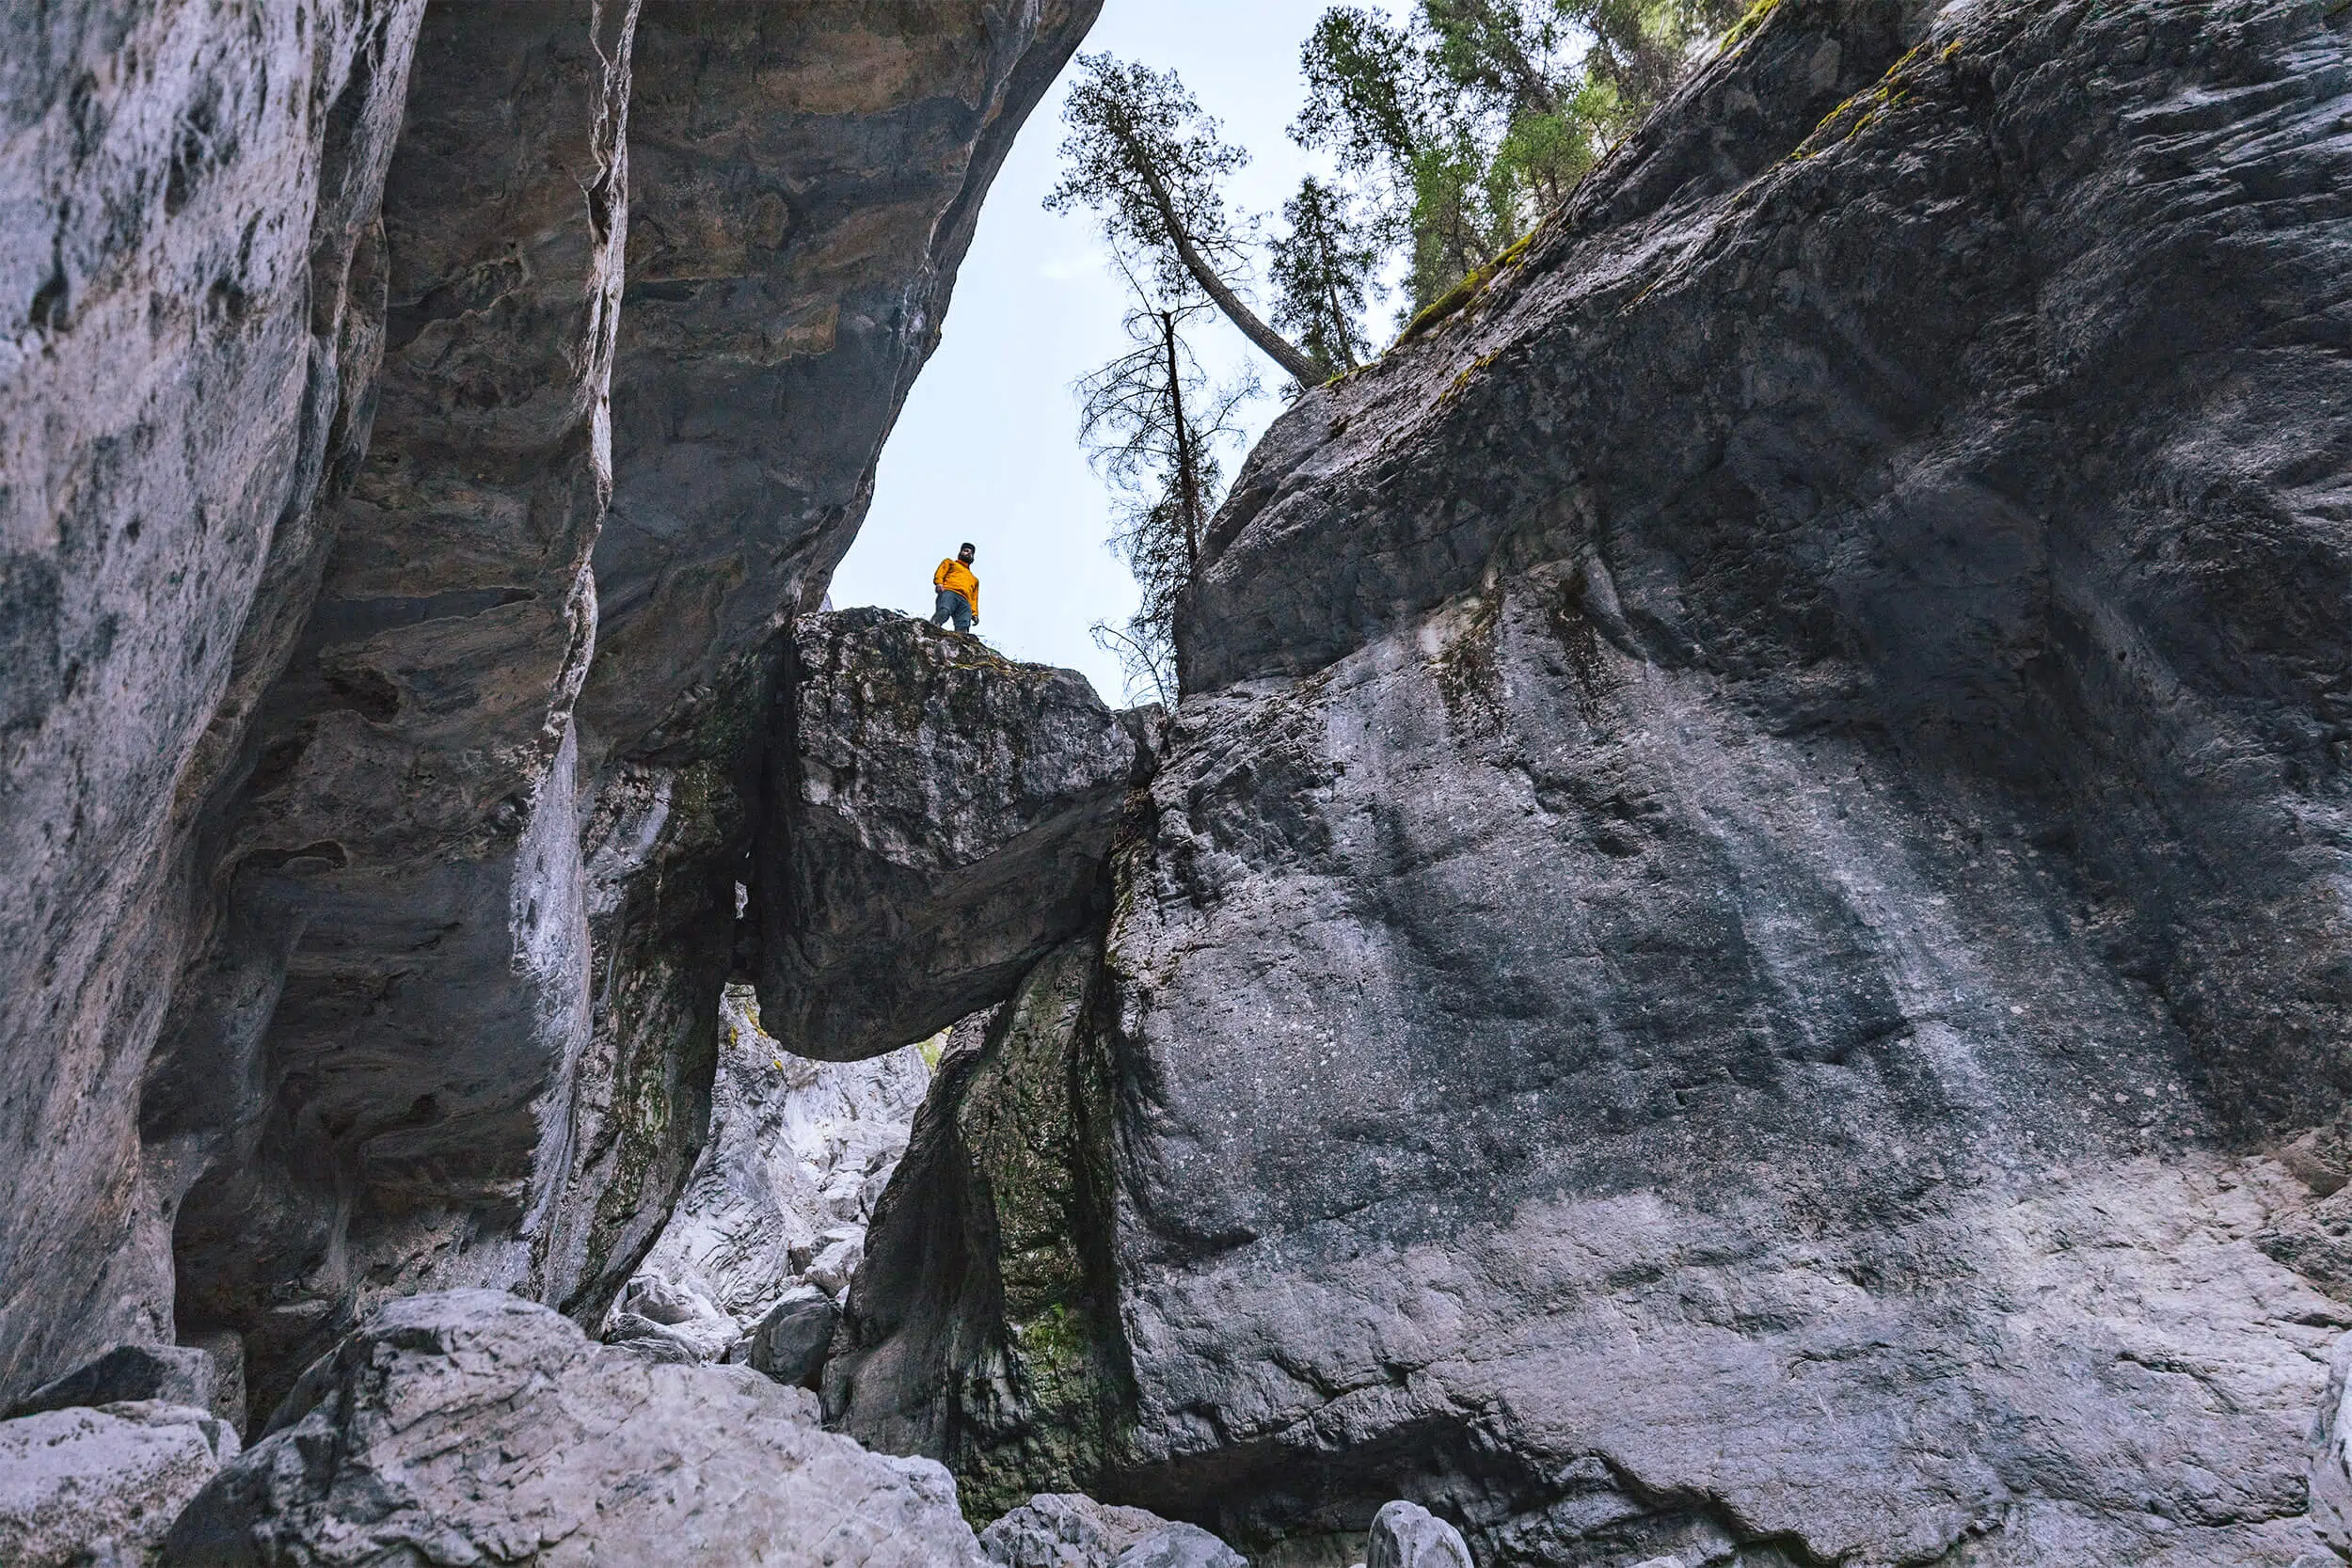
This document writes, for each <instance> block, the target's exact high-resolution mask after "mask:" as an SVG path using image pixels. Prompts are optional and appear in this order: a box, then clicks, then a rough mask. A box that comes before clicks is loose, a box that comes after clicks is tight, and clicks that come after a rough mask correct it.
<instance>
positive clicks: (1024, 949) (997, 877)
mask: <svg viewBox="0 0 2352 1568" xmlns="http://www.w3.org/2000/svg"><path fill="white" fill-rule="evenodd" d="M795 642H796V649H795V651H796V656H797V660H796V667H795V670H794V673H793V680H792V689H791V695H790V697H789V698H788V699H787V704H786V713H785V722H784V724H783V726H782V728H781V732H780V733H779V735H778V736H777V737H776V738H775V740H774V741H773V742H772V743H771V767H772V768H774V770H775V774H776V777H775V780H774V801H775V804H774V805H773V807H772V808H771V816H770V819H769V821H768V822H767V823H766V824H764V825H763V835H762V837H763V842H762V843H761V845H760V847H759V850H758V856H757V879H758V890H757V891H758V902H759V907H760V920H761V927H762V932H761V944H760V955H759V993H760V996H759V1000H760V1010H761V1016H762V1018H763V1020H764V1021H765V1022H766V1024H767V1027H768V1029H769V1031H770V1032H771V1034H773V1035H774V1036H775V1037H776V1038H777V1039H779V1040H781V1041H782V1042H783V1043H784V1044H785V1045H787V1047H789V1048H790V1049H791V1050H793V1051H796V1052H798V1053H801V1054H803V1055H805V1056H815V1057H818V1058H821V1059H824V1060H828V1061H850V1060H854V1059H856V1058H859V1057H863V1056H871V1055H876V1054H879V1053H882V1052H884V1051H888V1050H891V1049H893V1048H894V1047H897V1046H900V1045H904V1044H905V1043H906V1042H907V1041H909V1040H912V1039H919V1038H921V1037H923V1036H926V1035H929V1034H931V1033H933V1032H934V1031H936V1030H939V1029H943V1028H945V1027H946V1026H947V1025H948V1024H950V1023H952V1022H955V1021H956V1020H957V1019H959V1018H961V1017H963V1016H964V1015H965V1014H967V1013H970V1012H973V1011H975V1010H977V1009H978V1008H980V1007H983V1006H988V1005H989V1004H991V1003H993V1002H999V1001H1002V1000H1003V999H1004V998H1005V997H1006V996H1007V995H1008V994H1009V993H1010V992H1011V990H1012V989H1013V987H1014V985H1015V984H1016V983H1017V982H1018V981H1019V980H1020V978H1021V976H1022V975H1023V974H1025V973H1026V972H1027V971H1028V969H1029V968H1030V966H1031V965H1033V964H1035V963H1036V962H1037V960H1038V959H1040V958H1042V957H1044V955H1045V954H1046V953H1047V952H1048V951H1050V950H1051V949H1052V948H1053V947H1055V946H1056V945H1057V944H1058V943H1060V942H1065V941H1067V940H1069V939H1070V938H1071V937H1073V936H1074V935H1076V934H1077V933H1078V932H1079V931H1080V930H1081V929H1083V928H1085V927H1086V926H1087V925H1088V923H1089V917H1098V916H1099V915H1100V913H1101V905H1100V901H1099V894H1100V889H1101V886H1102V867H1103V863H1104V857H1105V856H1106V855H1107V854H1108V853H1109V850H1110V846H1111V838H1112V835H1113V833H1114V832H1115V831H1116V829H1117V827H1118V824H1119V817H1120V811H1121V809H1122V807H1123V805H1124V802H1125V800H1126V798H1127V793H1128V789H1129V786H1130V785H1131V784H1133V783H1134V782H1135V781H1136V777H1137V775H1138V771H1139V769H1140V768H1141V767H1142V764H1143V759H1144V758H1145V756H1146V749H1145V747H1144V745H1143V744H1142V735H1141V732H1142V729H1143V725H1142V723H1141V721H1139V720H1138V719H1137V718H1136V716H1134V715H1121V714H1116V713H1113V712H1112V711H1111V710H1110V709H1109V708H1107V707H1105V706H1104V705H1103V702H1102V700H1101V699H1100V698H1098V697H1097V696H1095V694H1094V691H1093V689H1091V688H1089V686H1088V685H1087V683H1086V681H1085V680H1084V679H1083V678H1081V677H1080V676H1079V675H1077V674H1076V673H1073V672H1072V671H1068V670H1054V669H1048V668H1046V667H1044V666H1042V665H1035V664H1015V663H1013V662H1011V661H1009V660H1008V659H1004V658H1001V657H997V656H996V655H995V654H993V653H992V652H990V651H989V650H988V648H987V647H985V646H984V645H983V644H981V643H979V642H977V641H973V640H971V639H968V638H962V637H958V636H955V635H954V634H952V633H947V632H942V631H938V630H935V629H934V628H932V627H931V626H927V625H925V624H924V623H922V622H920V621H914V620H909V619H907V618H905V617H903V616H899V615H896V614H893V613H892V612H890V611H888V610H844V611H841V612H839V613H836V614H830V615H812V616H808V617H806V618H804V619H803V621H802V622H801V623H800V626H799V628H798V631H797V633H796V638H795Z"/></svg>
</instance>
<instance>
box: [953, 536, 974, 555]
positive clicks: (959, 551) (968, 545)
mask: <svg viewBox="0 0 2352 1568" xmlns="http://www.w3.org/2000/svg"><path fill="white" fill-rule="evenodd" d="M971 548H972V541H971V540H969V539H966V540H965V541H964V542H963V543H962V544H961V545H958V546H956V553H957V554H959V555H961V554H962V553H963V552H964V551H965V550H968V549H971Z"/></svg>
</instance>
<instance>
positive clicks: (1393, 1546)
mask: <svg viewBox="0 0 2352 1568" xmlns="http://www.w3.org/2000/svg"><path fill="white" fill-rule="evenodd" d="M1364 1568H1477V1565H1476V1564H1475V1563H1473V1562H1472V1561H1471V1560H1470V1544H1469V1543H1468V1542H1466V1541H1464V1540H1463V1539H1462V1532H1461V1531H1460V1530H1457V1529H1455V1528H1454V1527H1453V1526H1452V1525H1449V1524H1447V1523H1446V1522H1445V1521H1444V1520H1443V1519H1440V1518H1438V1516H1437V1515H1436V1514H1434V1513H1430V1512H1429V1511H1428V1510H1427V1509H1425V1508H1423V1507H1422V1506H1421V1505H1420V1504H1419V1503H1408V1502H1405V1501H1403V1500H1401V1499H1400V1500H1398V1501H1395V1502H1389V1503H1383V1504H1381V1505H1380V1512H1379V1513H1375V1514H1374V1515H1373V1516H1372V1538H1371V1540H1369V1541H1368V1542H1366V1543H1365V1546H1364Z"/></svg>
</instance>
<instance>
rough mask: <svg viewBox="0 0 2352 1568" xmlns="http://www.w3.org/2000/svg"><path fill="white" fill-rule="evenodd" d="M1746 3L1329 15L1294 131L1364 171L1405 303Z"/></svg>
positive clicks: (1638, 114)
mask: <svg viewBox="0 0 2352 1568" xmlns="http://www.w3.org/2000/svg"><path fill="white" fill-rule="evenodd" d="M1743 9H1744V5H1743V0H1419V3H1418V5H1417V7H1416V8H1415V10H1414V11H1413V13H1412V16H1411V18H1410V20H1409V21H1408V22H1406V23H1405V24H1396V23H1392V22H1391V21H1389V20H1388V19H1387V18H1386V17H1385V16H1383V15H1381V14H1380V13H1378V12H1376V11H1373V10H1369V9H1366V8H1361V7H1349V6H1342V7H1336V8H1333V9H1331V10H1329V11H1327V12H1326V13H1325V14H1324V16H1323V18H1322V20H1321V21H1320V22H1318V23H1317V24H1316V25H1315V29H1314V32H1313V33H1312V34H1311V36H1310V37H1309V39H1308V40H1307V44H1306V46H1305V49H1304V50H1303V52H1302V55H1301V66H1302V69H1303V70H1304V71H1305V73H1306V77H1307V83H1308V89H1309V95H1310V96H1309V102H1308V105H1307V108H1306V110H1305V111H1304V112H1303V113H1301V114H1300V116H1299V118H1298V120H1297V122H1296V123H1295V125H1294V126H1293V127H1292V133H1291V134H1292V135H1293V136H1295V138H1296V139H1297V140H1298V141H1300V142H1301V143H1302V144H1303V145H1306V146H1309V147H1316V148H1323V149H1327V150H1330V151H1332V152H1333V153H1334V154H1336V156H1337V158H1338V161H1339V164H1340V166H1341V168H1342V169H1343V171H1345V172H1347V173H1349V174H1351V175H1354V176H1358V177H1361V178H1363V179H1365V180H1367V181H1368V182H1370V183H1371V184H1372V185H1373V187H1374V191H1375V195H1376V197H1377V198H1379V199H1380V200H1381V201H1382V202H1383V204H1384V205H1385V208H1386V211H1385V213H1384V214H1383V216H1382V218H1381V219H1380V220H1378V222H1377V223H1376V224H1375V230H1376V231H1377V232H1379V233H1380V234H1381V235H1382V236H1383V237H1384V238H1385V239H1386V240H1387V242H1388V243H1389V244H1391V245H1395V246H1397V247H1399V248H1401V249H1402V250H1403V251H1404V253H1405V255H1406V293H1407V295H1408V296H1409V303H1408V305H1407V312H1408V313H1410V312H1411V311H1416V310H1419V309H1422V308H1424V307H1426V306H1427V305H1428V304H1429V303H1430V302H1431V301H1432V300H1434V299H1436V298H1437V297H1438V295H1440V294H1442V293H1445V292H1446V291H1447V290H1449V289H1451V288H1453V287H1454V285H1455V284H1456V283H1458V282H1460V281H1461V280H1462V279H1463V278H1464V277H1468V276H1469V275H1470V273H1472V272H1475V271H1476V270H1478V269H1479V268H1480V267H1482V266H1484V265H1486V263H1487V262H1488V261H1492V260H1493V259H1494V257H1495V256H1497V255H1498V254H1500V253H1501V252H1502V249H1503V248H1504V247H1505V246H1507V245H1509V244H1510V243H1511V242H1512V241H1513V240H1514V239H1516V238H1517V237H1518V235H1520V234H1522V233H1524V232H1526V231H1527V230H1529V229H1530V228H1532V227H1533V226H1534V223H1535V222H1536V220H1537V219H1538V218H1540V217H1541V215H1542V214H1544V213H1545V212H1546V211H1548V210H1549V209H1550V208H1552V207H1554V206H1557V205H1558V204H1559V203H1560V202H1561V201H1562V200H1564V199H1565V198H1566V196H1567V194H1568V192H1569V191H1570V190H1572V189H1573V188H1574V187H1575V185H1576V182H1578V181H1579V180H1581V179H1582V178H1583V176H1584V174H1585V172H1586V171H1587V170H1589V169H1590V168H1591V167H1592V166H1593V165H1594V164H1595V163H1596V162H1597V161H1598V159H1599V156H1600V154H1601V152H1602V151H1603V150H1605V149H1606V148H1607V147H1608V146H1609V145H1611V144H1612V143H1613V142H1615V141H1617V140H1618V139H1620V138H1622V137H1623V136H1625V135H1627V134H1629V132H1630V131H1631V130H1632V128H1633V127H1634V126H1635V125H1637V124H1638V123H1640V121H1641V119H1642V117H1643V116H1645V115H1646V114H1647V113H1648V112H1649V110H1650V109H1651V108H1652V107H1653V106H1654V105H1655V104H1656V103H1658V102H1659V100H1660V99H1661V98H1662V97H1663V96H1664V95H1665V94H1666V93H1667V92H1668V91H1670V90H1671V89H1672V87H1673V86H1674V84H1675V83H1676V82H1677V81H1678V80H1679V79H1680V77H1681V75H1682V73H1683V72H1684V71H1686V70H1688V69H1689V67H1690V65H1691V63H1692V60H1693V59H1694V58H1695V52H1696V50H1697V48H1698V46H1699V45H1701V44H1702V43H1704V41H1705V40H1708V38H1711V37H1713V36H1715V35H1716V34H1717V33H1719V32H1721V31H1722V30H1723V29H1724V27H1727V26H1728V25H1730V24H1731V23H1732V22H1734V21H1735V20H1737V19H1738V17H1739V15H1740V12H1741V11H1742V10H1743Z"/></svg>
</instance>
